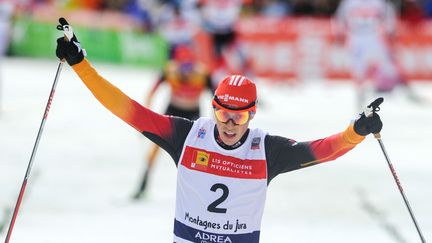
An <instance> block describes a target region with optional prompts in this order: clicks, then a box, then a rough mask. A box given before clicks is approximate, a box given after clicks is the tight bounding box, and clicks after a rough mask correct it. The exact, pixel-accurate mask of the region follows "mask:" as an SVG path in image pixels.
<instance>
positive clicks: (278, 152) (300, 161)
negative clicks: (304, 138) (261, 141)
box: [265, 114, 382, 182]
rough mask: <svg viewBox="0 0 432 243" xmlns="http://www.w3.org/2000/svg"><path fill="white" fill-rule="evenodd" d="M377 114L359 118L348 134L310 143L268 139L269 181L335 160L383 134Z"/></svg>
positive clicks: (346, 131)
mask: <svg viewBox="0 0 432 243" xmlns="http://www.w3.org/2000/svg"><path fill="white" fill-rule="evenodd" d="M381 128H382V122H381V119H380V117H379V116H378V114H373V116H371V117H365V116H364V114H362V115H361V116H359V117H358V118H357V119H356V120H355V122H354V123H353V124H351V125H350V126H348V128H347V129H345V131H343V132H341V133H337V134H334V135H331V136H329V137H326V138H322V139H317V140H313V141H309V142H299V143H298V142H296V141H294V140H291V139H287V138H284V137H280V136H267V137H266V139H265V147H266V156H267V167H268V181H269V182H270V181H271V180H272V179H273V178H274V177H275V176H277V175H278V174H280V173H285V172H288V171H292V170H297V169H301V168H305V167H308V166H312V165H316V164H320V163H323V162H327V161H331V160H335V159H337V158H339V157H340V156H342V155H344V154H345V153H347V152H348V151H350V150H351V149H353V148H354V147H355V146H356V145H357V144H359V143H361V142H362V141H363V140H364V138H365V136H366V135H368V134H370V133H378V132H379V131H381Z"/></svg>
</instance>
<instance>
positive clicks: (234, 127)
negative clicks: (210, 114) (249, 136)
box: [215, 113, 252, 145]
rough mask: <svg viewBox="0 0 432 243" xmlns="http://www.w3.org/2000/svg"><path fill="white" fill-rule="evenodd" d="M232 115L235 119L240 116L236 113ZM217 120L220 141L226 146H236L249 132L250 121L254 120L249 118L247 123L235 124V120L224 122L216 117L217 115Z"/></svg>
mask: <svg viewBox="0 0 432 243" xmlns="http://www.w3.org/2000/svg"><path fill="white" fill-rule="evenodd" d="M230 115H232V117H233V118H234V117H236V116H238V114H235V113H232V114H230ZM215 118H216V119H215V120H216V127H217V129H218V132H219V136H220V139H221V140H222V142H223V143H224V144H226V145H234V144H235V143H237V142H238V141H239V140H240V139H241V138H242V136H243V135H244V134H245V132H246V131H247V129H248V127H249V121H250V120H251V119H252V117H249V116H248V118H247V121H246V122H245V123H243V124H236V123H234V119H228V120H223V121H224V122H223V121H221V120H220V118H218V117H217V116H216V114H215Z"/></svg>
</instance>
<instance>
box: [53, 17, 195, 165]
mask: <svg viewBox="0 0 432 243" xmlns="http://www.w3.org/2000/svg"><path fill="white" fill-rule="evenodd" d="M60 24H61V25H59V27H58V28H64V29H66V28H67V29H70V30H71V28H70V26H69V25H68V24H67V22H66V20H64V19H63V23H62V21H60ZM71 36H73V37H72V38H70V41H68V40H65V39H64V38H63V37H62V38H59V39H57V50H56V55H57V57H59V58H60V59H66V61H67V62H68V63H69V65H71V66H72V68H73V69H74V71H75V72H76V73H77V74H78V76H79V77H80V79H81V80H82V81H83V83H84V84H85V85H86V86H87V88H88V89H89V90H90V91H91V92H92V94H93V95H94V96H95V97H96V99H97V100H98V101H99V102H100V103H101V104H102V105H103V106H105V108H107V109H108V110H109V111H111V112H112V113H113V114H114V115H116V116H117V117H119V118H120V119H122V120H123V121H125V122H126V123H128V124H129V125H130V126H132V127H133V128H135V129H136V130H138V131H139V132H140V133H142V134H144V135H145V136H146V137H148V138H149V139H150V140H152V141H153V142H155V143H157V144H158V145H159V146H161V147H162V148H163V149H165V150H166V151H167V152H168V153H169V154H170V155H171V156H172V157H173V159H174V160H175V161H176V162H177V160H178V158H179V156H180V153H181V148H182V147H183V143H184V141H185V139H186V136H187V134H188V132H189V130H190V129H191V127H192V122H191V121H189V120H186V119H181V118H175V117H170V116H165V115H161V114H158V113H156V112H153V111H151V110H150V109H148V108H146V107H144V106H142V105H140V104H139V103H138V102H136V101H135V100H133V99H131V98H129V97H128V96H127V95H126V94H124V93H123V92H122V91H121V90H120V89H118V88H117V87H115V86H114V85H112V84H111V83H110V82H108V81H107V80H106V79H104V78H103V77H102V76H101V75H99V74H98V72H97V71H96V70H95V69H94V68H93V67H92V65H91V64H90V62H89V61H88V60H87V59H86V58H85V57H84V56H85V51H84V50H83V49H82V48H81V46H80V43H79V42H78V40H77V38H76V36H75V35H74V34H73V32H72V34H71Z"/></svg>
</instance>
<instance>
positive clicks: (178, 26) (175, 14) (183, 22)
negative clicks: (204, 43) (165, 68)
mask: <svg viewBox="0 0 432 243" xmlns="http://www.w3.org/2000/svg"><path fill="white" fill-rule="evenodd" d="M160 12H161V14H160V15H159V16H158V17H157V21H156V23H157V29H158V31H159V33H160V34H161V36H163V37H164V38H165V39H166V41H167V42H168V45H169V53H170V57H171V56H172V54H173V50H174V49H175V47H176V46H179V45H192V43H193V42H194V38H195V36H196V34H197V32H198V30H199V25H198V23H196V22H195V21H194V19H192V18H191V17H190V16H188V15H186V14H185V12H184V11H183V9H182V8H181V5H180V4H177V3H175V4H164V5H163V6H162V8H161V11H160Z"/></svg>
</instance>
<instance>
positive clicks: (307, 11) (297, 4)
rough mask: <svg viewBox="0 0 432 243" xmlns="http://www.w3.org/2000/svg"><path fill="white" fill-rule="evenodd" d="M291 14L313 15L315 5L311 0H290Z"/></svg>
mask: <svg viewBox="0 0 432 243" xmlns="http://www.w3.org/2000/svg"><path fill="white" fill-rule="evenodd" d="M291 8H292V15H294V16H299V15H313V14H314V13H315V7H314V5H313V3H312V1H311V0H291Z"/></svg>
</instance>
